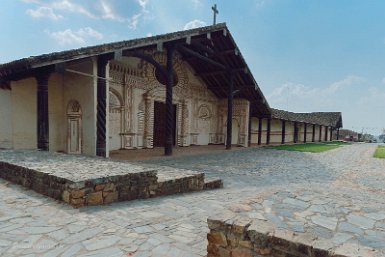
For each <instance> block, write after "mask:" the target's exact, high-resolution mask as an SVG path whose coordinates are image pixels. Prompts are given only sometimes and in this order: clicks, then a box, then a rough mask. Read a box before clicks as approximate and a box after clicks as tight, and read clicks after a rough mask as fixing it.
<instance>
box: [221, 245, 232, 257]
mask: <svg viewBox="0 0 385 257" xmlns="http://www.w3.org/2000/svg"><path fill="white" fill-rule="evenodd" d="M218 256H220V257H231V252H230V250H228V249H226V248H222V247H219V248H218Z"/></svg>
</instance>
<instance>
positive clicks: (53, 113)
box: [48, 73, 67, 152]
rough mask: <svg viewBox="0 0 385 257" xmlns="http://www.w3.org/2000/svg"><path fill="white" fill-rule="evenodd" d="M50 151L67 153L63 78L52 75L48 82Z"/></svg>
mask: <svg viewBox="0 0 385 257" xmlns="http://www.w3.org/2000/svg"><path fill="white" fill-rule="evenodd" d="M48 115H49V150H50V151H51V152H58V151H60V152H66V143H67V141H66V136H67V134H66V126H67V123H66V106H65V104H64V102H63V77H62V76H61V75H59V74H57V73H55V74H52V75H51V76H50V78H49V81H48Z"/></svg>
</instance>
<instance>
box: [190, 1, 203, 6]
mask: <svg viewBox="0 0 385 257" xmlns="http://www.w3.org/2000/svg"><path fill="white" fill-rule="evenodd" d="M192 3H193V4H194V6H200V5H202V1H201V0H192Z"/></svg>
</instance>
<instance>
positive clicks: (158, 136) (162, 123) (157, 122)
mask: <svg viewBox="0 0 385 257" xmlns="http://www.w3.org/2000/svg"><path fill="white" fill-rule="evenodd" d="M172 124H173V127H172V130H173V132H172V135H173V145H175V141H176V140H175V137H176V133H175V132H176V105H173V122H172ZM165 142H166V104H165V103H161V102H154V142H153V143H154V144H153V145H154V147H163V146H164V145H165Z"/></svg>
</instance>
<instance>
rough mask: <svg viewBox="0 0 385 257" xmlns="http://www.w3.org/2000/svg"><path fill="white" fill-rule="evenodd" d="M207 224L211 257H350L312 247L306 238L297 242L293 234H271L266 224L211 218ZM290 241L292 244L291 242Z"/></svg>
mask: <svg viewBox="0 0 385 257" xmlns="http://www.w3.org/2000/svg"><path fill="white" fill-rule="evenodd" d="M207 222H208V227H209V229H210V232H209V233H208V234H207V239H208V246H207V253H208V254H207V257H254V256H258V257H259V256H266V257H289V256H290V257H346V255H342V254H338V253H333V252H330V251H328V249H325V248H327V247H326V246H328V245H327V244H325V245H324V246H325V248H324V247H323V246H322V243H320V245H319V246H315V245H311V244H308V243H307V241H308V240H307V239H306V238H295V237H294V235H293V234H292V233H291V234H290V233H287V234H286V235H285V236H280V235H275V234H270V233H269V230H268V229H267V228H266V227H265V226H264V225H262V223H261V224H258V223H255V222H254V221H253V220H250V219H247V218H239V219H225V218H219V219H218V218H209V219H208V220H207ZM259 225H260V226H259ZM289 234H290V235H289ZM284 237H285V238H284ZM290 237H291V239H292V240H289V239H287V238H290ZM301 241H303V242H301Z"/></svg>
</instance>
